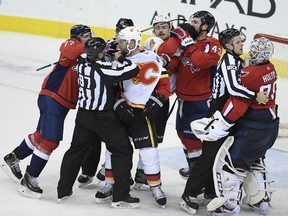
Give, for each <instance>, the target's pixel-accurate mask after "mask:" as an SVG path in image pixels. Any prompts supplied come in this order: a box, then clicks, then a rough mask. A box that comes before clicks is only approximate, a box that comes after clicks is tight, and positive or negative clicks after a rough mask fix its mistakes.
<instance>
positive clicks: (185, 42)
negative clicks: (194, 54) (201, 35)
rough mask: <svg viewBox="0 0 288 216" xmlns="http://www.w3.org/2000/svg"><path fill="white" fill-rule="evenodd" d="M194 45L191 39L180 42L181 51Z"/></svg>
mask: <svg viewBox="0 0 288 216" xmlns="http://www.w3.org/2000/svg"><path fill="white" fill-rule="evenodd" d="M193 44H194V40H193V39H192V38H191V37H187V38H185V39H184V40H182V41H181V49H182V50H185V49H186V48H187V47H189V46H191V45H193Z"/></svg>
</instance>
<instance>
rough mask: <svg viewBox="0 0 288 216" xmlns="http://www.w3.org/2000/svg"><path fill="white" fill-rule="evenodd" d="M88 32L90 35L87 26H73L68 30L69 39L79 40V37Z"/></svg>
mask: <svg viewBox="0 0 288 216" xmlns="http://www.w3.org/2000/svg"><path fill="white" fill-rule="evenodd" d="M88 32H90V33H91V29H90V28H89V27H88V26H86V25H82V24H79V25H74V26H72V28H71V30H70V38H75V39H77V40H80V38H81V36H82V35H83V34H85V33H88Z"/></svg>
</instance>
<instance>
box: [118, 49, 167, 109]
mask: <svg viewBox="0 0 288 216" xmlns="http://www.w3.org/2000/svg"><path fill="white" fill-rule="evenodd" d="M127 58H128V59H130V60H131V61H132V62H134V63H136V64H138V66H139V68H140V70H139V73H138V75H137V76H136V77H134V78H132V79H129V80H124V81H123V82H122V88H123V93H122V97H123V98H125V99H126V101H127V102H128V104H129V105H130V106H132V107H144V106H145V104H146V102H147V101H148V100H149V97H150V95H151V94H152V92H153V91H154V89H155V87H156V85H157V83H158V81H159V79H160V76H161V71H162V65H163V62H162V60H161V58H160V57H159V56H158V55H157V54H155V53H154V52H152V51H144V52H140V53H138V54H136V55H133V56H128V57H127Z"/></svg>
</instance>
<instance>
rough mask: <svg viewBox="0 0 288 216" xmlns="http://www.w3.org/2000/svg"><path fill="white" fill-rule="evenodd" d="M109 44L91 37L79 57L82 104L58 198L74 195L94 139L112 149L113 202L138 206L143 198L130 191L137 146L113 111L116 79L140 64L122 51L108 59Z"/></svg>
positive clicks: (129, 74)
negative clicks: (122, 54)
mask: <svg viewBox="0 0 288 216" xmlns="http://www.w3.org/2000/svg"><path fill="white" fill-rule="evenodd" d="M108 48H109V46H108V45H107V43H106V42H105V41H104V40H103V39H102V38H99V37H94V38H91V39H89V40H88V41H87V42H86V43H85V53H86V55H85V54H83V55H82V56H81V57H79V59H78V61H77V72H78V83H79V97H78V105H79V108H78V112H77V116H76V121H75V128H74V132H73V138H72V142H71V146H70V148H69V149H68V150H67V151H66V153H65V155H64V157H63V160H62V164H61V169H60V179H59V182H58V187H57V192H58V202H59V201H60V200H62V199H63V198H65V197H67V196H70V195H72V188H73V184H74V182H75V180H76V178H77V175H78V172H79V169H80V167H81V164H82V161H83V157H84V156H85V154H86V152H87V151H88V149H89V146H90V143H92V145H93V144H95V145H100V144H99V143H101V141H103V142H105V144H106V148H107V149H108V150H109V151H110V152H111V153H112V155H111V159H112V167H113V174H114V179H115V184H114V187H113V203H112V206H113V207H116V208H117V207H119V208H123V206H124V207H126V208H136V207H138V206H139V202H140V200H139V199H138V198H134V197H131V196H130V194H129V192H130V188H129V178H130V170H131V168H132V154H133V148H132V146H131V143H130V141H129V138H128V134H127V133H126V130H125V128H124V127H123V126H122V124H121V123H120V121H119V119H118V118H117V116H116V114H115V113H114V111H113V95H114V94H113V83H116V82H119V81H122V80H126V79H130V78H132V77H134V76H136V75H137V74H138V71H139V68H138V66H137V65H136V64H134V63H132V62H131V61H130V60H128V59H126V58H124V57H123V56H121V53H120V52H116V53H115V60H117V61H118V62H119V63H118V62H117V63H116V62H105V61H104V57H105V53H106V51H107V50H108ZM99 141H100V142H99ZM100 150H101V147H100V146H99V151H100Z"/></svg>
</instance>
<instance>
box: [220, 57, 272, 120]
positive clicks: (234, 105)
mask: <svg viewBox="0 0 288 216" xmlns="http://www.w3.org/2000/svg"><path fill="white" fill-rule="evenodd" d="M240 79H241V83H242V85H244V86H246V87H247V88H249V89H250V90H252V91H254V92H259V91H264V92H266V93H267V96H268V97H269V101H268V103H266V104H258V102H257V101H256V100H249V99H244V98H237V97H230V99H229V100H228V101H227V102H226V104H225V106H224V108H223V110H222V114H223V116H225V117H226V118H228V119H229V120H230V121H233V122H234V121H236V120H237V119H239V118H240V117H241V116H243V114H244V113H245V112H246V110H247V109H248V108H249V107H250V108H252V109H256V110H257V109H269V108H270V109H272V110H273V111H275V99H276V89H277V86H276V80H277V73H276V71H275V68H274V65H273V64H272V63H270V62H268V63H266V64H260V65H256V66H248V67H245V68H243V69H242V71H241V74H240Z"/></svg>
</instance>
